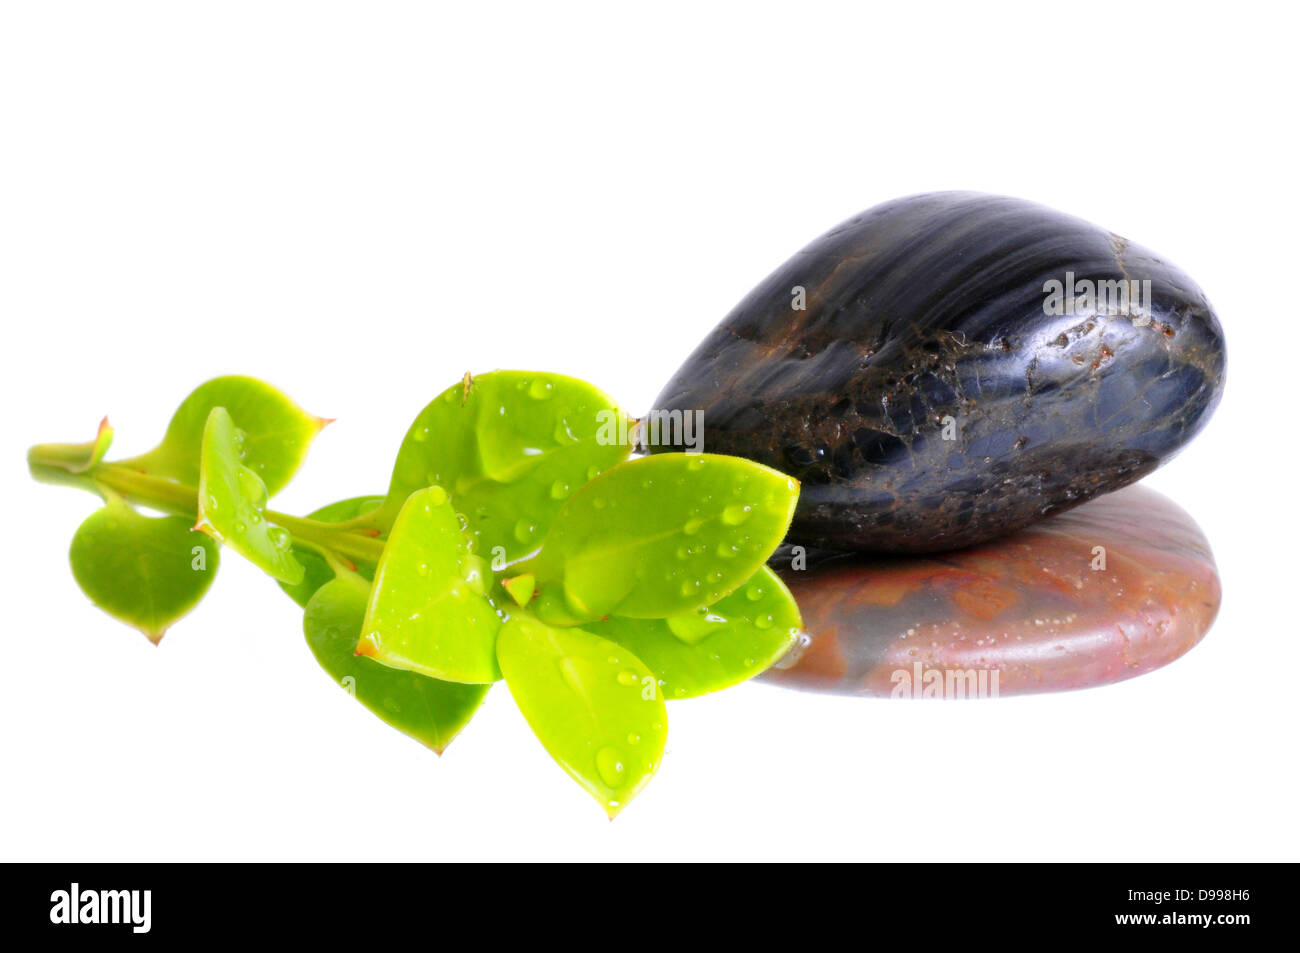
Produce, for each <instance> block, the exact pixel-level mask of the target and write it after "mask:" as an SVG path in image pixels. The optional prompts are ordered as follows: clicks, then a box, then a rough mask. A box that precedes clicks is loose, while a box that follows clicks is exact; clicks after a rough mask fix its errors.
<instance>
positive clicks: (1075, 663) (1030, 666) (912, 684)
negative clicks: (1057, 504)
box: [762, 486, 1220, 697]
mask: <svg viewBox="0 0 1300 953" xmlns="http://www.w3.org/2000/svg"><path fill="white" fill-rule="evenodd" d="M1097 547H1102V549H1101V550H1098V549H1097ZM1103 550H1104V558H1105V568H1104V569H1100V568H1094V566H1098V565H1100V563H1099V557H1100V556H1101V555H1102V554H1103ZM788 566H789V562H788V560H787V561H786V562H785V564H784V567H788ZM784 567H782V566H781V565H778V566H777V568H778V569H783V571H782V575H783V577H784V578H785V580H786V582H787V583H788V584H789V586H790V589H791V591H792V592H793V593H794V595H795V598H796V599H797V600H798V601H799V607H800V609H801V610H802V612H803V618H804V624H805V625H806V626H807V628H808V631H809V633H810V641H809V642H808V643H807V644H806V646H805V647H803V650H802V653H801V654H800V653H799V652H798V650H796V652H795V653H792V656H790V657H787V659H786V660H784V661H783V662H782V663H779V664H781V665H783V666H785V667H783V668H773V669H771V670H769V671H768V672H767V673H765V674H764V675H763V676H762V677H763V678H764V679H766V680H768V681H771V682H776V683H778V684H782V685H786V686H790V687H793V688H803V689H809V690H813V691H824V692H834V693H837V694H847V695H874V696H885V697H889V696H893V697H900V696H905V697H913V696H915V697H952V696H953V695H958V696H960V695H961V694H963V692H965V693H966V694H968V695H974V694H985V695H992V694H995V693H996V694H999V695H1014V694H1025V693H1029V692H1052V691H1066V690H1068V689H1074V688H1087V687H1090V686H1093V685H1104V684H1106V683H1108V682H1116V681H1120V680H1122V679H1125V678H1132V677H1133V676H1135V675H1141V674H1143V673H1145V672H1149V671H1151V670H1152V669H1156V668H1159V667H1160V666H1162V665H1167V664H1168V663H1169V662H1172V661H1173V660H1174V659H1176V658H1178V656H1180V655H1182V654H1183V653H1184V652H1186V651H1187V650H1188V649H1190V648H1191V647H1192V646H1193V645H1195V644H1196V643H1197V642H1198V641H1200V639H1201V637H1202V636H1203V635H1204V634H1205V632H1206V631H1207V630H1208V629H1209V627H1210V624H1211V623H1212V622H1213V621H1214V617H1215V614H1216V613H1217V612H1218V609H1219V598H1220V588H1219V577H1218V573H1217V571H1216V570H1215V566H1214V557H1213V555H1212V554H1211V552H1210V546H1209V543H1208V542H1207V541H1206V539H1205V536H1204V535H1203V534H1202V533H1201V531H1200V529H1199V528H1198V527H1197V525H1196V523H1195V522H1193V521H1192V519H1191V517H1189V516H1188V515H1187V514H1186V513H1185V512H1183V511H1182V510H1181V509H1180V508H1179V507H1177V506H1176V505H1174V504H1173V503H1172V502H1171V501H1169V500H1168V499H1166V498H1165V497H1163V496H1161V495H1160V494H1159V493H1156V492H1155V491H1153V490H1149V489H1146V488H1144V487H1140V486H1135V487H1129V488H1127V489H1124V490H1120V491H1118V492H1116V493H1112V494H1110V495H1108V496H1104V497H1100V498H1098V499H1095V500H1093V501H1091V502H1089V503H1086V504H1084V505H1083V506H1080V507H1079V508H1078V509H1075V510H1071V511H1069V512H1067V513H1062V514H1060V515H1058V516H1055V517H1052V518H1050V519H1047V520H1044V521H1043V522H1041V523H1038V524H1036V525H1034V526H1032V527H1030V528H1028V529H1024V530H1021V531H1020V532H1018V533H1015V534H1013V535H1011V536H1006V537H1003V538H1001V539H998V540H995V541H993V542H991V543H986V544H984V545H982V546H977V547H972V548H970V549H964V550H960V551H958V552H952V553H945V554H942V555H932V556H890V557H880V556H864V555H836V556H832V557H826V558H822V559H820V560H815V559H814V560H810V562H809V568H808V569H806V570H804V571H791V570H789V569H788V568H784ZM929 673H938V674H929ZM940 679H941V680H942V687H940V688H938V689H936V687H935V686H936V684H939V682H937V681H936V680H940ZM926 686H930V688H929V691H928V692H927V691H926Z"/></svg>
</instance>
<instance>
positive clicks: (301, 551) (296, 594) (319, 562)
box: [280, 496, 384, 641]
mask: <svg viewBox="0 0 1300 953" xmlns="http://www.w3.org/2000/svg"><path fill="white" fill-rule="evenodd" d="M383 502H384V498H383V497H382V496H354V497H352V498H351V499H347V500H339V501H338V502H337V503H330V504H329V505H327V506H322V507H321V508H320V509H318V510H316V511H315V512H312V513H308V514H307V518H308V519H313V520H319V521H320V522H322V523H344V522H347V521H348V520H351V519H356V518H357V517H358V516H362V515H363V514H365V513H369V512H371V511H373V510H374V509H375V508H376V507H378V506H379V504H381V503H383ZM290 552H291V553H293V558H294V559H296V560H298V562H300V563H302V567H303V569H304V570H305V574H304V575H303V579H302V582H300V583H298V584H297V585H294V586H291V585H289V584H288V583H284V582H282V583H280V588H281V589H283V590H284V591H285V592H286V593H288V594H289V598H290V599H292V600H293V601H294V602H296V603H298V605H300V606H303V607H306V605H307V603H308V602H309V601H310V600H311V597H312V595H313V594H314V593H315V592H316V590H317V589H319V588H320V587H321V586H323V585H325V583H327V582H329V581H330V580H331V579H333V578H334V570H333V569H331V568H330V564H329V563H328V562H326V561H325V557H323V556H321V555H320V554H319V553H318V552H316V551H315V550H314V549H311V548H310V547H307V546H293V547H291V549H290ZM356 568H357V572H358V573H360V574H361V575H362V576H363V577H365V578H366V579H368V580H369V579H373V578H374V577H375V567H374V566H372V565H367V564H365V563H360V562H358V563H357V564H356ZM354 641H355V640H354Z"/></svg>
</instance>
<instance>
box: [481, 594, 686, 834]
mask: <svg viewBox="0 0 1300 953" xmlns="http://www.w3.org/2000/svg"><path fill="white" fill-rule="evenodd" d="M497 654H498V656H499V658H500V661H501V670H502V672H504V673H505V678H506V684H507V685H509V686H510V694H511V695H512V696H513V697H514V699H515V703H516V704H517V705H518V706H519V710H520V711H521V712H523V715H524V718H525V719H526V720H527V721H528V724H529V725H530V726H531V727H532V729H533V732H534V733H535V734H536V735H537V737H538V739H539V740H540V741H541V742H542V744H543V745H544V746H545V748H546V750H547V751H548V752H550V755H551V757H552V758H554V759H555V760H556V761H557V762H559V764H560V766H561V767H562V768H564V770H565V771H567V772H568V773H569V774H570V775H571V776H572V777H573V779H574V780H575V781H577V782H578V783H579V784H580V785H582V786H583V788H585V789H586V790H587V792H588V793H589V794H591V796H592V797H594V798H595V799H596V800H597V801H599V802H600V803H601V805H602V806H603V807H604V808H605V811H606V812H607V813H608V814H609V816H610V817H611V818H612V817H614V815H616V814H617V813H618V812H619V811H620V810H622V809H623V808H624V807H626V806H627V803H628V801H630V800H631V799H632V798H633V797H634V796H635V795H636V793H637V792H638V791H640V790H641V788H643V787H645V785H646V783H647V782H648V781H649V780H650V778H651V776H652V775H653V774H654V772H655V769H656V768H658V766H659V761H660V758H662V757H663V751H664V743H665V741H666V740H667V737H668V713H667V711H666V710H665V709H664V702H663V696H662V694H661V693H660V692H659V690H658V686H657V684H656V683H655V677H654V675H653V674H652V673H651V671H650V670H649V669H648V668H647V667H646V666H645V664H644V663H642V662H641V661H640V660H639V659H638V658H637V657H636V656H635V655H633V654H632V653H631V652H630V651H628V650H627V649H626V648H624V647H622V646H620V645H618V644H616V643H614V642H610V641H609V640H607V639H602V638H601V637H600V636H598V635H593V634H592V633H590V632H586V631H584V630H582V629H556V628H552V627H551V626H548V625H546V624H544V623H542V622H540V621H538V620H537V619H534V618H532V617H530V616H528V615H526V614H520V615H516V616H514V617H513V618H511V620H510V621H509V622H507V623H506V624H505V625H504V626H503V627H502V629H501V635H500V638H499V640H498V644H497Z"/></svg>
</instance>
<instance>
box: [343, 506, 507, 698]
mask: <svg viewBox="0 0 1300 953" xmlns="http://www.w3.org/2000/svg"><path fill="white" fill-rule="evenodd" d="M470 545H471V542H470V539H469V536H468V535H467V534H466V533H465V531H464V530H462V529H461V526H460V522H459V520H458V519H457V515H456V511H455V510H454V509H452V506H451V501H450V500H449V499H448V497H447V493H446V491H444V490H443V489H442V487H439V486H431V487H427V488H425V489H423V490H418V491H416V492H415V493H412V494H411V496H410V497H409V498H408V499H407V501H406V505H405V506H403V507H402V511H401V513H399V514H398V517H397V522H395V523H394V524H393V528H392V530H391V531H390V532H389V534H388V542H387V543H386V544H385V546H384V553H383V556H382V557H380V560H379V568H378V570H377V571H376V572H375V583H374V587H373V590H372V592H371V595H370V606H369V608H368V609H367V611H366V621H365V625H364V626H363V627H362V635H361V640H360V641H359V642H358V643H357V652H358V653H360V654H361V655H365V656H368V657H370V658H373V659H375V660H376V661H378V662H382V663H383V664H385V665H390V666H392V667H394V668H401V669H408V670H410V671H413V672H419V673H420V674H422V675H428V676H430V677H432V678H441V679H445V680H447V681H450V682H471V683H473V682H494V681H496V680H497V679H499V678H500V677H501V670H500V669H499V668H498V667H497V661H496V651H495V647H496V637H497V631H498V630H499V629H500V628H501V619H500V618H499V617H498V615H497V612H496V608H495V607H494V606H493V604H492V602H491V601H490V600H489V599H488V596H487V592H488V589H489V587H490V586H491V583H492V576H491V571H490V570H489V568H488V566H487V564H486V562H485V561H484V560H482V559H480V558H479V557H478V556H476V555H474V554H473V553H472V552H471V551H470Z"/></svg>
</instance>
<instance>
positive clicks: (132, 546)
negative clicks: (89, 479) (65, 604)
mask: <svg viewBox="0 0 1300 953" xmlns="http://www.w3.org/2000/svg"><path fill="white" fill-rule="evenodd" d="M68 556H69V560H70V561H71V563H72V575H73V576H74V577H75V578H76V580H77V585H79V586H80V587H81V590H82V592H84V593H85V594H86V595H87V596H89V597H90V601H91V602H93V603H95V605H97V606H99V608H101V609H103V610H104V611H105V612H107V613H108V614H109V615H111V616H113V617H114V618H115V619H119V620H121V621H122V622H125V623H126V624H127V625H132V626H135V627H136V628H137V629H139V630H140V631H141V632H143V633H144V634H145V635H146V636H147V637H148V638H149V641H151V642H154V643H155V644H156V643H157V642H158V640H159V639H161V638H162V637H163V633H164V632H166V631H167V628H168V627H169V626H170V625H171V624H172V623H173V622H175V621H176V620H177V619H179V618H180V617H181V616H183V615H185V613H187V612H189V611H190V610H191V609H192V608H194V606H195V605H196V604H198V601H199V600H200V599H201V598H203V594H204V593H205V592H207V591H208V587H209V586H210V585H212V579H213V577H214V576H215V575H216V572H217V564H218V556H217V546H216V544H215V543H214V542H212V540H210V539H209V538H208V537H206V536H204V535H203V534H202V533H196V532H194V531H193V530H192V529H191V528H190V524H189V521H188V520H185V519H181V518H180V517H177V516H163V517H157V518H155V517H149V516H143V515H141V514H140V513H137V512H136V511H135V510H134V509H132V508H131V507H130V506H129V505H128V504H126V503H124V502H123V501H122V500H120V499H117V498H110V499H109V501H108V503H107V505H105V506H104V507H103V508H102V509H100V510H97V511H96V512H94V513H92V514H91V515H90V516H89V517H87V519H86V521H85V522H83V523H82V524H81V526H80V527H79V528H78V529H77V532H76V535H74V536H73V537H72V548H71V550H70V551H69V554H68Z"/></svg>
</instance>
